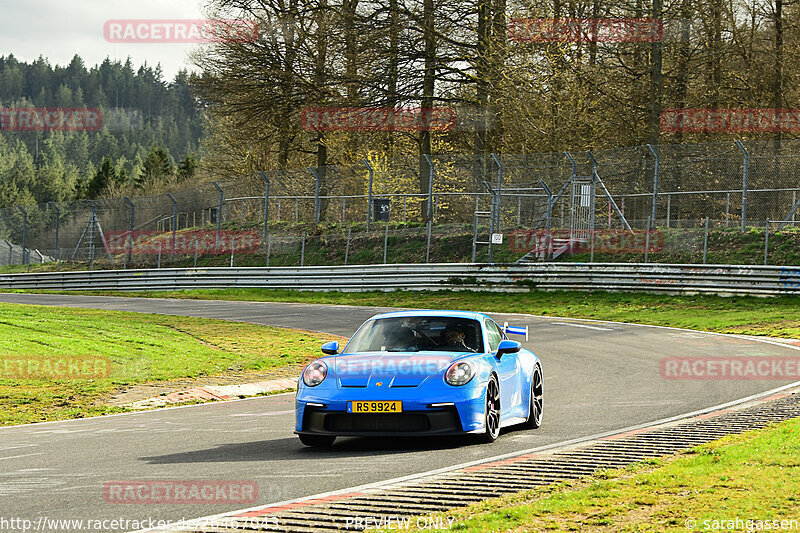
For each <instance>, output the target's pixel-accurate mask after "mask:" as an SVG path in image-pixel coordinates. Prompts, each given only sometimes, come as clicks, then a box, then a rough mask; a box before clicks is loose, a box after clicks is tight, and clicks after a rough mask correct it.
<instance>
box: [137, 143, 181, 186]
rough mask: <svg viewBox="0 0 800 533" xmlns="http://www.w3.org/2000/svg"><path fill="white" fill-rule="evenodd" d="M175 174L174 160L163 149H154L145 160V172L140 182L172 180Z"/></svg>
mask: <svg viewBox="0 0 800 533" xmlns="http://www.w3.org/2000/svg"><path fill="white" fill-rule="evenodd" d="M174 172H175V169H174V168H173V166H172V158H171V157H170V155H169V152H167V150H165V149H164V148H163V147H156V146H154V147H152V148H151V149H150V153H149V154H147V158H145V160H144V165H143V172H142V175H141V176H140V178H139V180H140V181H147V180H151V181H156V182H158V181H162V180H165V179H168V178H171V177H172V176H173V174H174Z"/></svg>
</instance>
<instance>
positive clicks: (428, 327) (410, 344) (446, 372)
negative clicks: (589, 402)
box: [295, 311, 543, 447]
mask: <svg viewBox="0 0 800 533" xmlns="http://www.w3.org/2000/svg"><path fill="white" fill-rule="evenodd" d="M507 333H510V334H520V335H525V336H526V338H527V328H513V327H508V326H507V325H504V326H502V327H501V326H499V325H498V324H497V323H496V322H495V321H494V320H492V319H491V318H490V317H488V316H486V315H484V314H481V313H473V312H464V311H403V312H394V313H384V314H380V315H376V316H374V317H372V318H370V319H369V320H367V321H366V322H364V324H362V325H361V327H360V328H359V329H358V331H357V332H356V333H355V335H353V338H351V339H350V341H349V342H348V343H347V346H345V347H344V349H343V350H341V351H340V350H339V343H337V342H329V343H327V344H325V345H324V346H322V352H323V353H324V354H326V356H325V357H322V358H321V359H318V360H316V361H314V362H312V363H311V364H309V365H308V366H307V367H306V368H305V370H304V371H303V373H302V375H301V376H300V379H299V382H298V387H297V402H296V415H297V416H296V428H295V429H296V431H295V433H297V434H298V435H299V437H300V441H301V442H302V443H303V444H305V445H307V446H316V447H327V446H330V445H332V444H333V441H334V440H335V439H336V437H337V436H340V435H341V436H345V435H346V436H393V435H453V434H476V435H479V436H480V438H481V440H483V441H485V442H493V441H494V440H495V439H497V436H498V435H499V434H500V429H501V428H503V427H506V426H511V425H514V424H525V425H526V426H527V427H529V428H538V427H539V426H540V424H541V423H542V381H543V380H542V366H541V362H540V361H539V358H538V357H537V356H536V355H534V354H533V353H531V352H530V351H528V350H526V349H524V348H522V345H521V344H520V343H519V342H516V341H512V340H508V339H507V338H506V334H507Z"/></svg>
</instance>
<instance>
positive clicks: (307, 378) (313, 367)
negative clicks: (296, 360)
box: [303, 361, 328, 387]
mask: <svg viewBox="0 0 800 533" xmlns="http://www.w3.org/2000/svg"><path fill="white" fill-rule="evenodd" d="M327 375H328V365H326V364H325V363H324V362H323V361H314V362H313V363H311V364H310V365H308V366H307V367H306V369H305V370H303V383H305V384H306V385H308V386H309V387H316V386H317V385H319V384H320V383H322V382H323V381H324V380H325V376H327Z"/></svg>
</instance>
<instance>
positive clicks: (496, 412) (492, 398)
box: [481, 375, 500, 443]
mask: <svg viewBox="0 0 800 533" xmlns="http://www.w3.org/2000/svg"><path fill="white" fill-rule="evenodd" d="M484 416H485V422H484V425H485V428H486V429H485V431H484V433H483V434H482V435H481V441H482V442H485V443H491V442H494V441H496V440H497V437H498V436H499V435H500V384H499V383H498V382H497V376H494V375H493V376H492V377H491V378H490V379H489V383H488V385H486V407H485V415H484Z"/></svg>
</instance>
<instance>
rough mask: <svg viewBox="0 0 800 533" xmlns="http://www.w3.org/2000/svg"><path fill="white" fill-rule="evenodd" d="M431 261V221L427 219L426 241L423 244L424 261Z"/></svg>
mask: <svg viewBox="0 0 800 533" xmlns="http://www.w3.org/2000/svg"><path fill="white" fill-rule="evenodd" d="M430 262H431V221H430V220H429V221H428V243H427V245H426V246H425V263H430Z"/></svg>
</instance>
